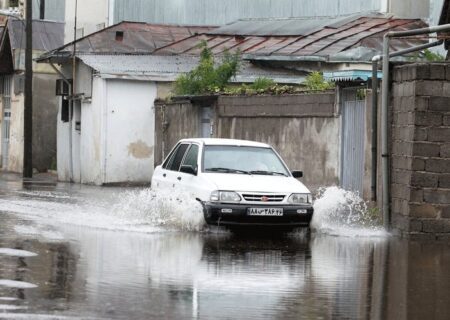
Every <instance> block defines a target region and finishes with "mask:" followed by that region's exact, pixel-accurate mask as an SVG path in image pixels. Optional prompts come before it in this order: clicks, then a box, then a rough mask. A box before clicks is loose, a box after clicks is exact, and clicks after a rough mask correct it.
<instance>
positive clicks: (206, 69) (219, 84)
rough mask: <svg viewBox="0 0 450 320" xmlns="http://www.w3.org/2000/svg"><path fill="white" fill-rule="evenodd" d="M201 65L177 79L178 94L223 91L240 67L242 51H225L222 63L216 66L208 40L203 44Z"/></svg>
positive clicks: (175, 91)
mask: <svg viewBox="0 0 450 320" xmlns="http://www.w3.org/2000/svg"><path fill="white" fill-rule="evenodd" d="M201 47H202V52H201V55H200V63H199V65H198V66H197V67H196V68H195V69H193V70H192V71H190V72H188V73H186V74H184V75H181V76H179V77H178V78H177V79H176V81H175V87H174V93H175V94H176V95H201V94H208V93H215V92H221V91H223V90H224V89H225V86H226V85H227V84H228V82H229V81H230V79H231V78H232V77H234V76H235V75H236V73H237V71H238V69H239V60H240V53H239V52H236V53H234V54H231V53H229V52H225V54H224V56H223V59H222V61H221V63H220V64H219V65H218V66H215V62H214V56H213V54H212V52H211V49H209V48H208V47H207V44H206V42H205V41H204V42H202V44H201Z"/></svg>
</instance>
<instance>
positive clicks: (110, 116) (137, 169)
mask: <svg viewBox="0 0 450 320" xmlns="http://www.w3.org/2000/svg"><path fill="white" fill-rule="evenodd" d="M106 94H107V99H106V102H107V103H106V106H105V108H106V109H105V110H104V111H105V114H104V117H105V118H104V121H105V124H106V127H105V128H104V130H105V133H106V134H105V137H106V145H105V146H106V149H105V150H104V154H105V155H106V158H105V159H106V163H105V164H104V166H105V177H104V183H117V182H145V183H149V182H150V180H151V176H152V174H153V166H154V152H153V151H154V133H155V120H154V119H155V115H154V100H155V98H156V94H157V89H156V84H155V83H154V82H139V81H130V80H107V90H106Z"/></svg>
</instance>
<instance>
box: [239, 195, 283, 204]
mask: <svg viewBox="0 0 450 320" xmlns="http://www.w3.org/2000/svg"><path fill="white" fill-rule="evenodd" d="M242 196H243V197H244V199H245V200H246V201H255V202H281V201H283V199H284V197H285V195H284V194H271V195H264V194H243V195H242Z"/></svg>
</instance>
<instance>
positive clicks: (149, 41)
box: [39, 21, 215, 60]
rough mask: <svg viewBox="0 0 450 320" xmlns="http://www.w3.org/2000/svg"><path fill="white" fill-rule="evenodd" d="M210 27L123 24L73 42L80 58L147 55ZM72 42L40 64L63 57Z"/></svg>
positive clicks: (70, 50)
mask: <svg viewBox="0 0 450 320" xmlns="http://www.w3.org/2000/svg"><path fill="white" fill-rule="evenodd" d="M212 28H215V27H212V26H180V25H163V24H150V23H142V22H128V21H123V22H120V23H118V24H115V25H112V26H110V27H107V28H105V29H102V30H99V31H97V32H94V33H91V34H89V35H87V36H85V37H82V38H80V39H78V40H77V41H75V44H76V52H77V53H81V54H87V53H89V54H99V53H100V54H148V53H152V52H153V51H155V50H156V49H158V48H160V47H163V46H165V45H167V44H170V43H172V42H174V41H180V40H182V39H185V38H188V37H191V36H194V35H196V34H200V33H205V32H207V31H209V30H211V29H212ZM72 50H73V42H70V43H68V44H66V45H64V46H62V47H60V48H57V49H55V50H53V51H52V52H49V53H47V54H45V55H44V56H43V57H41V58H40V59H39V60H42V59H45V58H49V57H51V56H55V55H62V54H64V53H66V56H67V54H68V55H71V53H72Z"/></svg>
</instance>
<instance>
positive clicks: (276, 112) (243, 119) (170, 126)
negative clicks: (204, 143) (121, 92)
mask: <svg viewBox="0 0 450 320" xmlns="http://www.w3.org/2000/svg"><path fill="white" fill-rule="evenodd" d="M202 105H206V106H207V105H212V106H213V108H214V110H215V115H214V117H213V136H214V137H219V138H234V139H247V140H255V141H261V142H265V143H268V144H270V145H272V146H273V147H274V148H275V149H276V150H277V151H278V152H279V153H280V154H281V156H282V157H283V159H284V160H285V161H286V162H287V164H288V166H289V167H290V168H291V169H292V170H294V169H297V170H303V171H304V175H305V176H304V178H303V179H302V181H304V182H305V183H306V184H307V185H308V186H309V187H311V188H312V189H315V188H317V187H319V186H329V185H337V184H339V172H340V170H339V168H340V167H339V165H340V163H339V162H340V118H339V116H338V115H337V114H336V109H335V94H334V93H322V94H302V95H286V96H251V97H245V96H242V97H240V96H233V97H231V96H220V97H219V98H218V100H217V102H216V103H213V102H211V101H207V100H206V101H201V102H198V101H194V102H193V103H191V101H188V100H184V101H178V102H174V103H169V104H168V103H161V102H160V103H157V104H156V105H155V106H156V146H157V150H162V148H164V152H165V155H167V154H168V152H169V151H170V149H171V148H172V147H173V145H174V144H175V143H176V142H177V141H178V140H179V139H181V138H188V137H199V136H200V125H199V119H200V107H201V106H202ZM163 123H165V125H163ZM161 153H162V152H161V151H158V152H157V156H156V159H157V160H156V162H155V163H156V164H160V163H161V162H162V156H161Z"/></svg>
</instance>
